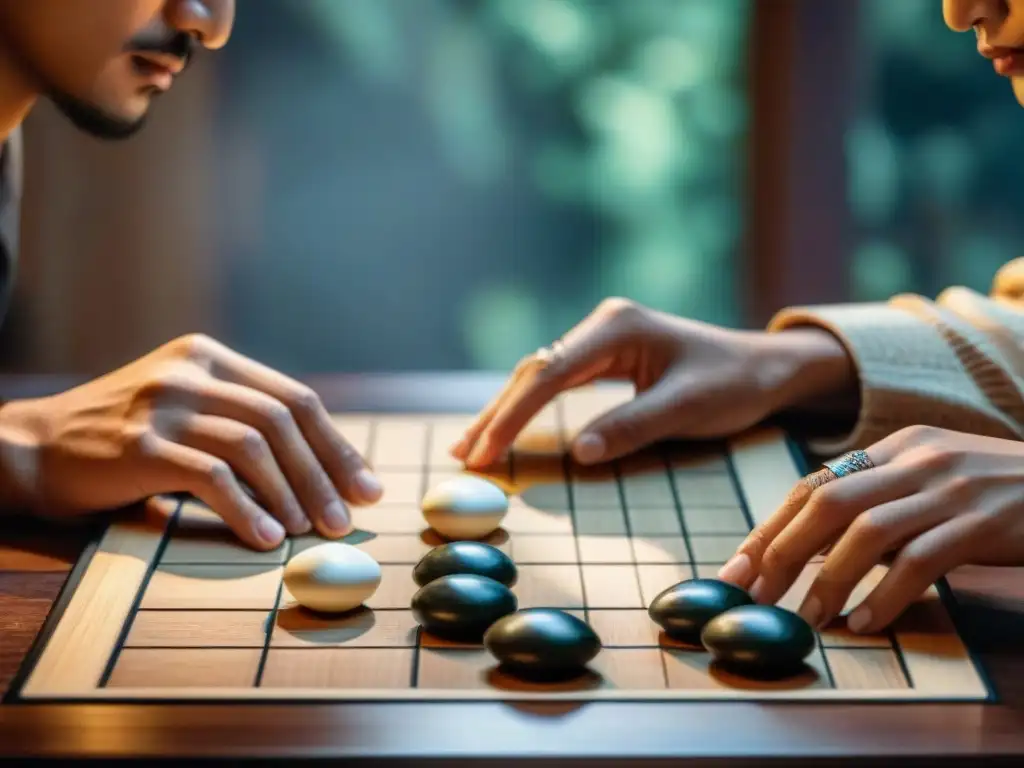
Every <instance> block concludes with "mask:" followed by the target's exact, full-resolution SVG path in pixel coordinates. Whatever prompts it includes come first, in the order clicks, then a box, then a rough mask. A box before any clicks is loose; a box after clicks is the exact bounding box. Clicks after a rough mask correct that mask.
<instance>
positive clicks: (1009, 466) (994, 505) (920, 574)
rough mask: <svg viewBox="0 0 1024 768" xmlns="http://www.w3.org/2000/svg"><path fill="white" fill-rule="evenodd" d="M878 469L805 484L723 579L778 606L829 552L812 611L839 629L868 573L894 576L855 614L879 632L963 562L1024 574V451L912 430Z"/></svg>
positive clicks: (889, 443) (807, 607) (875, 457)
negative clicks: (883, 567) (884, 568)
mask: <svg viewBox="0 0 1024 768" xmlns="http://www.w3.org/2000/svg"><path fill="white" fill-rule="evenodd" d="M866 453H867V454H868V456H869V458H870V459H871V462H872V463H873V464H874V465H875V466H874V467H873V468H871V469H867V470H862V471H860V472H855V473H854V474H851V475H847V476H845V477H842V478H839V479H837V480H832V481H831V482H829V483H826V484H825V485H821V486H819V487H817V488H815V489H813V490H812V486H813V485H815V483H813V482H811V483H808V482H806V481H801V482H800V483H799V484H797V486H796V487H795V488H794V489H793V490H792V492H791V493H790V495H789V498H788V499H787V500H786V502H785V503H784V504H783V506H782V507H781V508H780V509H779V510H778V511H777V512H776V513H775V514H774V515H773V516H772V517H771V518H769V519H768V520H767V521H765V522H764V523H763V524H762V525H761V526H759V527H758V528H757V529H756V530H754V531H753V533H751V535H750V536H749V537H748V538H747V540H746V541H745V542H744V543H743V544H742V545H741V546H740V547H739V549H738V551H737V553H736V554H735V556H734V557H733V558H732V560H730V562H729V563H728V564H727V565H726V566H725V567H724V568H723V569H722V571H721V573H720V574H719V575H720V577H721V578H723V579H726V580H728V581H731V582H733V583H735V584H737V585H739V586H742V587H745V588H749V589H750V590H751V594H752V595H753V597H754V598H755V600H757V601H758V602H760V603H774V602H776V601H778V600H779V599H780V598H781V597H782V596H783V595H784V594H785V593H786V591H787V590H788V589H789V588H790V586H792V584H793V582H794V581H795V579H796V577H797V576H798V575H799V574H800V572H801V571H802V570H803V569H804V567H805V566H806V565H807V563H808V562H809V561H810V560H811V558H812V557H814V555H816V554H817V553H819V552H822V551H824V550H826V549H827V550H828V551H829V554H828V555H827V557H826V558H825V562H824V563H823V564H822V567H821V570H820V572H819V574H818V575H817V578H816V580H815V581H814V583H813V584H812V585H811V587H810V590H809V591H808V594H807V597H806V598H805V599H804V602H803V604H802V605H801V607H800V613H801V615H803V617H804V618H805V619H807V621H808V622H810V623H811V624H812V625H813V626H818V627H820V626H824V625H826V624H828V623H829V622H830V621H831V620H832V619H833V618H834V617H835V616H836V615H838V614H839V612H840V611H841V610H842V608H843V606H844V605H845V604H846V602H847V600H848V599H849V597H850V594H851V593H852V591H853V589H854V588H855V587H856V586H857V585H858V584H859V583H860V582H861V580H863V579H864V577H865V576H866V575H867V574H868V572H869V571H870V570H871V569H872V568H873V567H874V566H876V565H879V564H882V563H883V561H884V560H886V559H889V558H891V565H890V566H889V569H888V572H887V574H886V575H885V577H884V578H883V579H882V580H881V582H880V583H879V584H878V586H876V587H875V588H874V590H873V591H872V592H871V593H870V594H869V595H868V596H867V597H866V598H865V599H864V601H863V602H862V603H861V604H860V605H859V606H856V607H855V608H854V610H853V611H852V612H851V614H850V616H849V619H848V623H849V626H850V629H852V630H853V631H855V632H868V633H872V632H878V631H880V630H882V629H884V628H885V627H886V626H888V625H889V624H890V623H891V622H892V621H893V620H894V619H896V618H897V617H898V616H899V615H900V614H901V613H902V612H903V611H904V610H905V609H906V608H907V606H908V605H910V603H912V602H913V601H915V600H916V599H918V598H919V597H920V596H921V595H922V594H923V593H924V592H925V591H926V590H927V589H928V587H929V586H930V585H931V584H933V583H934V582H936V581H937V580H939V579H940V578H941V577H942V576H944V575H946V574H947V573H948V572H949V571H950V570H952V569H954V568H957V567H959V566H961V565H969V564H970V565H1024V443H1020V442H1017V441H1013V440H1000V439H996V438H991V437H979V436H976V435H967V434H961V433H958V432H949V431H946V430H942V429H936V428H932V427H912V428H909V429H904V430H901V431H899V432H897V433H895V434H893V435H892V436H890V437H887V438H886V439H884V440H881V441H880V442H878V443H876V444H875V445H873V446H871V447H870V448H868V449H867V450H866Z"/></svg>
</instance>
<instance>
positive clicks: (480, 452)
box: [465, 440, 490, 467]
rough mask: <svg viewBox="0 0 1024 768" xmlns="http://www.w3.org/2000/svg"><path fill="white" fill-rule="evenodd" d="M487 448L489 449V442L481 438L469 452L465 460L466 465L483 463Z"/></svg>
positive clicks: (472, 465)
mask: <svg viewBox="0 0 1024 768" xmlns="http://www.w3.org/2000/svg"><path fill="white" fill-rule="evenodd" d="M489 450H490V443H489V442H487V441H484V440H481V441H480V442H478V443H477V444H476V447H474V448H473V450H472V452H471V453H470V454H469V457H468V458H467V459H466V460H465V461H466V464H467V466H471V467H477V466H480V464H482V463H483V460H484V457H485V456H486V455H487V453H488V451H489Z"/></svg>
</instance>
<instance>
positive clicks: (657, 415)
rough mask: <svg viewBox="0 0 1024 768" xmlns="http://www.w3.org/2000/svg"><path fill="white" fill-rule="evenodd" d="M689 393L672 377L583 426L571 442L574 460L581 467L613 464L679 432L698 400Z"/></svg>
mask: <svg viewBox="0 0 1024 768" xmlns="http://www.w3.org/2000/svg"><path fill="white" fill-rule="evenodd" d="M688 390H689V387H688V386H687V384H686V383H685V382H683V381H680V378H679V377H678V375H676V376H672V375H671V374H669V375H668V376H667V377H666V378H663V379H662V380H661V381H660V382H659V383H658V384H656V385H654V386H653V387H651V388H650V389H648V390H646V391H645V392H642V393H638V394H637V395H636V396H635V397H634V398H633V399H632V400H630V401H629V402H627V403H623V404H622V405H620V406H618V407H616V408H613V409H612V410H610V411H608V412H607V413H605V414H603V415H601V416H599V417H597V418H596V419H594V420H593V421H591V422H590V423H589V424H587V425H586V426H585V427H583V429H581V430H580V431H579V433H578V434H577V436H576V438H575V439H574V440H573V442H572V448H571V450H572V455H573V457H574V458H575V459H576V461H578V462H580V463H581V464H596V463H598V462H604V461H613V460H614V459H618V458H620V457H622V456H625V455H627V454H629V453H632V452H634V451H638V450H640V449H641V448H644V447H646V446H648V445H650V444H651V443H653V442H655V441H657V440H661V439H663V438H665V437H668V436H669V435H671V434H673V433H675V432H677V431H678V429H679V424H680V423H681V421H682V418H681V417H682V415H683V413H684V412H689V411H691V410H692V407H693V404H694V403H693V401H694V400H695V399H696V398H695V397H694V396H693V395H694V394H695V393H690V392H689V391H688Z"/></svg>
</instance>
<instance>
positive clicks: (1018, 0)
mask: <svg viewBox="0 0 1024 768" xmlns="http://www.w3.org/2000/svg"><path fill="white" fill-rule="evenodd" d="M893 1H894V2H898V0H893ZM942 15H943V17H944V18H945V20H946V25H947V26H949V28H950V29H953V30H956V31H957V32H966V31H968V30H970V29H973V30H974V32H975V34H976V35H977V37H978V52H979V53H980V54H981V55H982V56H984V57H985V58H987V59H991V60H992V66H993V67H994V69H995V71H996V72H997V73H998V74H1000V75H1002V76H1003V77H1007V78H1009V79H1010V83H1011V84H1012V87H1013V92H1014V95H1015V96H1016V97H1017V101H1018V102H1020V104H1021V106H1024V0H942Z"/></svg>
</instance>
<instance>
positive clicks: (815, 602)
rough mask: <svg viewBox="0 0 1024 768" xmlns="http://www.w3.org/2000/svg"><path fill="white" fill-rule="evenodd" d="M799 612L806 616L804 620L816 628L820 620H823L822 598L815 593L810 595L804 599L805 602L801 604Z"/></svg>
mask: <svg viewBox="0 0 1024 768" xmlns="http://www.w3.org/2000/svg"><path fill="white" fill-rule="evenodd" d="M797 613H799V614H800V615H801V616H803V617H804V621H806V622H807V623H808V624H810V625H811V626H812V627H814V628H815V629H816V628H817V627H818V622H820V621H821V600H819V599H818V598H817V597H816V596H815V595H811V596H809V597H808V598H807V599H806V600H805V601H804V604H803V605H801V606H800V610H799V611H797Z"/></svg>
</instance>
